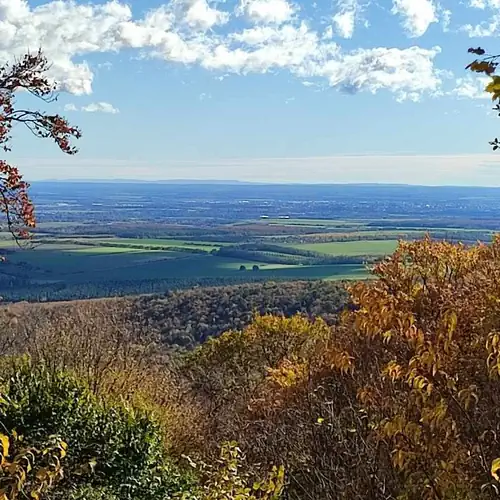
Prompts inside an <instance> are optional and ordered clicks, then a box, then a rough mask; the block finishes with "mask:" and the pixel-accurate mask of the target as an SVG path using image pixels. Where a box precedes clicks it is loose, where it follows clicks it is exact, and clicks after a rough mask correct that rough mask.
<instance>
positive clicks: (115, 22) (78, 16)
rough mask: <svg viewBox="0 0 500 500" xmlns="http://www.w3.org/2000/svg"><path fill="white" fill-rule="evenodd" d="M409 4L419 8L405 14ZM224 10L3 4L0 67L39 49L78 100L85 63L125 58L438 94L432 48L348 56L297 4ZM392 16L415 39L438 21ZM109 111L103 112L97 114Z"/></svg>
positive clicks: (400, 4) (263, 2) (400, 3)
mask: <svg viewBox="0 0 500 500" xmlns="http://www.w3.org/2000/svg"><path fill="white" fill-rule="evenodd" d="M410 4H412V5H416V6H417V7H411V8H410V7H409V6H408V5H410ZM224 5H225V3H223V2H220V1H217V3H215V1H214V2H212V1H211V0H172V1H171V2H170V3H168V4H164V5H162V6H160V7H158V8H155V9H152V10H150V11H148V12H147V13H146V14H145V15H144V16H143V17H142V18H137V17H134V16H133V15H132V11H131V8H130V7H129V6H127V5H125V4H122V3H119V2H118V1H114V0H112V1H108V2H105V3H100V4H81V3H75V2H70V1H67V2H62V1H56V0H53V1H48V2H46V3H44V4H42V5H39V6H37V7H30V6H29V4H28V3H27V1H26V0H0V31H1V32H2V38H1V39H0V60H1V59H3V60H8V59H10V58H12V57H13V56H19V55H21V54H22V53H23V52H24V51H25V50H26V49H27V48H38V47H39V46H42V47H43V49H44V51H45V53H46V55H47V57H48V58H49V60H50V61H51V63H52V69H51V72H52V73H51V74H52V76H53V78H55V79H56V80H57V81H58V82H60V85H61V89H63V90H66V91H68V92H71V93H73V94H75V95H79V94H90V93H91V92H92V83H93V76H94V75H93V68H92V67H91V66H90V65H89V64H88V63H87V62H85V57H86V56H88V55H90V54H93V53H101V54H104V53H106V54H109V53H110V52H111V53H112V52H119V51H121V50H126V49H137V50H140V54H141V56H145V57H152V58H157V59H160V60H164V61H166V62H170V63H179V64H185V65H197V66H199V67H202V68H205V69H206V70H210V71H215V72H220V73H222V74H224V75H227V74H247V73H266V72H272V71H278V70H283V71H288V72H289V73H290V74H292V75H293V76H295V77H297V78H299V79H304V80H306V81H307V80H310V79H314V80H315V81H318V82H319V85H321V82H320V80H323V82H324V83H328V84H329V85H330V86H332V87H335V88H338V89H341V90H344V91H348V92H356V91H368V92H377V91H379V90H387V91H390V92H393V93H395V94H396V96H397V98H398V99H416V98H418V97H420V96H421V95H422V94H426V93H428V94H435V93H436V92H437V90H438V88H439V86H440V85H441V76H440V72H439V71H438V70H437V69H436V68H435V67H434V59H435V56H436V54H437V53H438V52H439V49H438V48H432V49H423V48H419V47H409V48H401V49H395V48H385V47H376V48H367V49H362V48H360V49H358V50H354V51H345V50H343V49H342V48H341V47H340V46H339V45H338V44H337V43H335V42H334V41H332V39H331V35H335V33H328V30H327V31H326V32H325V31H323V32H318V31H316V30H314V29H312V28H311V24H310V23H309V22H306V21H305V20H304V19H302V20H301V19H299V18H298V15H299V11H298V8H297V7H296V6H295V4H293V3H290V2H288V1H286V0H240V4H239V6H238V7H237V9H236V11H235V12H233V13H231V14H229V13H228V12H224V11H223V10H220V9H222V8H223V6H224ZM360 5H361V7H360ZM366 5H367V0H364V3H363V4H361V3H359V0H358V1H355V0H344V1H343V3H342V4H341V5H340V6H339V12H338V13H339V14H340V15H341V14H342V12H344V11H345V12H350V11H351V10H352V11H354V12H355V14H354V21H353V22H354V24H355V23H356V22H357V19H358V17H357V16H358V15H359V12H360V9H361V10H362V9H363V8H364V6H366ZM419 5H420V6H425V5H427V6H430V7H429V8H428V9H427V10H426V9H425V8H424V9H423V13H424V14H425V15H424V16H423V17H422V15H421V10H422V9H420V8H419V7H418V6H419ZM221 6H222V7H221ZM219 7H220V9H219ZM395 8H396V10H397V12H398V13H400V14H401V15H404V16H405V26H407V28H408V29H409V30H410V31H411V32H412V33H414V34H418V33H423V31H425V29H426V27H427V26H428V24H429V23H430V22H432V21H433V20H434V17H435V14H434V10H433V8H432V4H430V2H429V1H428V0H413V1H412V2H410V1H409V0H395ZM343 9H344V10H343ZM412 9H413V10H412ZM417 14H418V15H417ZM231 15H232V16H241V15H244V16H245V18H246V20H248V21H250V22H251V23H252V24H251V25H250V26H248V25H247V26H246V27H245V26H243V27H239V28H237V27H235V26H234V24H230V23H229V21H230V16H231ZM422 18H423V19H424V21H421V19H422ZM346 20H347V21H349V22H347V21H346V22H345V25H344V28H343V31H342V30H338V34H341V35H343V36H351V35H352V30H353V29H354V24H353V25H352V26H351V23H350V20H349V19H347V18H346ZM238 21H240V20H238ZM238 24H241V22H238ZM222 25H224V27H223V28H221V26H222ZM339 26H340V24H339ZM229 27H230V28H231V29H229ZM96 69H98V67H97V66H96ZM97 104H99V105H100V104H102V103H97ZM111 109H114V108H112V107H111V108H108V109H104V108H103V107H102V106H101V108H100V109H99V111H104V112H106V111H107V112H112V111H111Z"/></svg>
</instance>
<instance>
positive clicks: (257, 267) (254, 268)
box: [252, 264, 260, 271]
mask: <svg viewBox="0 0 500 500" xmlns="http://www.w3.org/2000/svg"><path fill="white" fill-rule="evenodd" d="M259 270H260V267H259V266H258V265H257V264H254V265H253V266H252V271H259Z"/></svg>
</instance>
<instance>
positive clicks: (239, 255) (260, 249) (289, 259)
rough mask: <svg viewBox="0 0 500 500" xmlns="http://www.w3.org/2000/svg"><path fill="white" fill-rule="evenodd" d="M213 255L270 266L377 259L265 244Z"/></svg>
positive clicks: (256, 244)
mask: <svg viewBox="0 0 500 500" xmlns="http://www.w3.org/2000/svg"><path fill="white" fill-rule="evenodd" d="M212 254H213V255H216V256H219V257H230V258H234V259H245V260H251V261H255V262H266V263H270V264H290V265H304V266H317V265H333V264H364V263H370V262H373V261H375V258H374V257H373V256H370V255H326V254H323V253H320V252H313V251H309V250H303V249H298V248H293V247H286V246H280V245H270V244H263V243H247V244H242V245H234V246H223V247H221V248H220V249H219V250H213V251H212Z"/></svg>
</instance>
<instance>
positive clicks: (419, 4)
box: [392, 0, 437, 37]
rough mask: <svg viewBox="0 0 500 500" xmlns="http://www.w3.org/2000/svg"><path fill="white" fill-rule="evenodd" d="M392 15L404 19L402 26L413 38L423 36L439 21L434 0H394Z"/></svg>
mask: <svg viewBox="0 0 500 500" xmlns="http://www.w3.org/2000/svg"><path fill="white" fill-rule="evenodd" d="M392 13H393V14H397V15H399V16H401V17H402V24H403V27H404V29H405V30H406V31H407V33H408V35H409V36H411V37H419V36H422V35H423V34H424V33H425V32H426V31H427V28H429V26H430V25H431V23H434V22H436V21H437V16H436V6H435V4H434V2H433V0H393V4H392Z"/></svg>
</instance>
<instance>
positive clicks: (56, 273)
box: [0, 221, 397, 300]
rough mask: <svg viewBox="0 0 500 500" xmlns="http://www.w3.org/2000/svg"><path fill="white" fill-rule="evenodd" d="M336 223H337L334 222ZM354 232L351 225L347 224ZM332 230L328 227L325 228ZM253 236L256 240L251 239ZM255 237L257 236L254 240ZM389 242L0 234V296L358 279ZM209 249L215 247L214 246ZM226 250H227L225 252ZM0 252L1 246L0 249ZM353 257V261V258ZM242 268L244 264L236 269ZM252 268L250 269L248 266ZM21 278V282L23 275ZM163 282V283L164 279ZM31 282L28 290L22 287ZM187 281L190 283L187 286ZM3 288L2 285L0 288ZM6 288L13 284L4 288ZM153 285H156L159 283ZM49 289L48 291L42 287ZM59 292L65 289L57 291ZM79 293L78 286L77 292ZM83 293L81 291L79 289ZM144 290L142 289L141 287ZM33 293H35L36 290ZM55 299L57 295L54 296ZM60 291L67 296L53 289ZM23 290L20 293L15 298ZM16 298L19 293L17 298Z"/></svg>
mask: <svg viewBox="0 0 500 500" xmlns="http://www.w3.org/2000/svg"><path fill="white" fill-rule="evenodd" d="M342 222H344V221H342ZM349 231H350V232H353V233H354V231H355V229H354V227H352V228H350V229H349ZM332 233H333V234H335V233H334V230H332ZM253 238H254V239H253V240H251V241H266V239H265V237H261V236H257V237H256V236H253ZM255 238H257V239H255ZM258 238H261V239H260V240H259V239H258ZM396 244H397V242H396V240H395V239H393V238H392V239H389V240H359V241H333V242H328V243H309V244H307V243H297V244H292V243H279V244H278V246H279V247H280V248H281V250H280V249H279V248H278V249H276V251H266V250H262V251H260V253H259V251H254V252H251V251H250V252H247V254H245V253H243V254H241V255H245V256H244V257H241V256H240V257H237V256H236V254H235V255H234V256H231V254H230V253H229V254H227V253H224V252H222V253H220V254H219V253H218V250H220V249H221V248H222V247H225V248H226V249H228V250H230V247H232V246H235V245H236V246H235V248H236V249H237V248H238V243H228V242H211V241H202V240H201V239H196V240H195V239H193V240H192V241H191V240H187V239H174V238H158V239H154V238H144V239H141V238H120V237H116V236H115V237H103V236H102V235H100V236H96V237H85V238H83V237H81V236H80V237H78V236H76V237H68V236H61V237H54V236H53V235H51V236H46V237H44V236H38V237H37V238H36V239H34V240H33V241H32V242H31V243H29V244H23V245H22V246H21V248H20V247H19V246H18V245H16V244H15V242H13V241H12V240H8V239H0V249H3V251H4V254H5V257H6V259H7V261H6V262H5V263H4V264H3V267H2V268H0V285H1V284H7V285H4V287H3V288H1V293H0V295H2V296H8V295H9V290H17V291H16V292H15V293H17V295H16V297H19V292H18V291H19V289H21V290H26V291H25V292H24V291H23V292H22V294H25V296H29V297H32V296H33V293H35V296H38V297H43V296H44V293H45V292H44V291H43V290H49V289H50V290H52V291H51V292H50V294H52V295H50V294H49V295H47V296H48V297H52V296H54V295H53V294H54V293H59V292H58V291H57V290H56V291H55V292H54V291H53V290H54V287H59V286H60V287H61V289H63V290H69V291H68V294H69V297H74V296H75V294H77V293H78V290H88V293H89V294H90V295H91V296H92V295H94V296H95V294H97V295H99V294H100V293H105V294H106V295H110V294H111V295H112V294H114V293H120V291H121V290H124V289H127V290H148V288H147V287H148V286H149V285H146V284H145V283H149V282H151V283H159V282H161V283H163V282H165V283H166V284H165V286H172V287H175V286H177V285H176V284H177V283H184V282H189V283H193V285H194V284H196V283H198V282H199V281H203V280H209V281H210V282H214V283H217V284H219V283H220V284H224V283H231V282H242V281H252V280H255V279H258V280H268V279H269V280H273V279H276V280H279V279H285V280H293V279H299V280H300V279H325V280H338V279H342V280H345V279H363V278H367V277H368V273H367V268H366V267H365V265H364V264H363V262H364V261H365V257H379V256H382V255H385V254H388V253H391V252H392V251H393V250H394V248H395V247H396ZM295 248H299V249H302V250H308V251H314V252H316V253H319V254H325V255H327V256H341V257H342V256H346V257H357V256H360V259H358V261H357V263H353V262H352V259H351V261H350V262H348V263H346V262H343V261H342V259H341V260H340V262H339V263H335V262H333V263H332V262H330V263H328V262H326V263H325V262H322V261H321V259H320V260H319V261H318V262H315V261H314V259H310V260H302V261H301V260H300V259H301V258H302V259H303V257H300V256H297V254H296V253H295V254H294V253H293V252H291V253H289V252H288V250H291V249H295ZM214 251H215V252H214ZM226 251H227V250H226ZM0 254H1V250H0ZM355 262H356V260H355ZM242 266H244V267H245V269H244V270H242V269H240V268H241V267H242ZM254 266H258V270H253V267H254ZM12 279H16V280H21V281H19V283H20V284H19V285H12V284H9V283H11V282H12ZM26 280H28V281H26ZM170 284H171V285H170ZM30 285H32V286H33V287H38V288H37V289H36V290H40V287H45V288H43V290H42V291H40V292H37V291H35V292H33V290H32V288H31V287H30ZM193 285H190V286H193ZM5 286H7V288H5ZM9 287H14V288H9ZM160 291H161V288H160ZM48 293H49V292H48ZM65 293H66V292H65ZM82 293H83V292H82ZM84 293H87V292H84ZM143 293H144V292H143ZM36 294H38V295H36ZM57 296H58V297H59V295H57ZM61 296H62V297H65V298H66V297H67V296H68V295H64V294H63V295H61ZM22 297H23V295H21V298H22ZM17 300H19V299H17Z"/></svg>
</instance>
